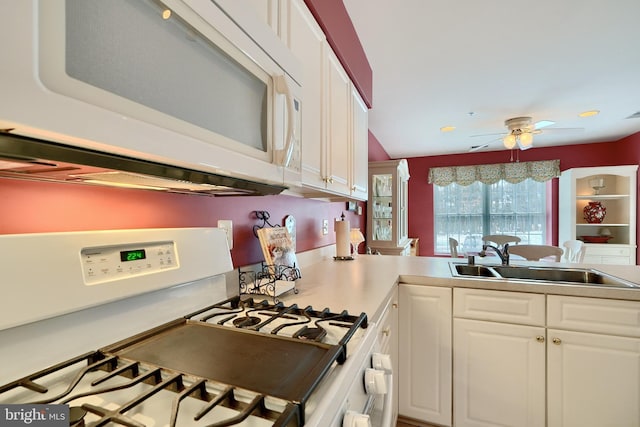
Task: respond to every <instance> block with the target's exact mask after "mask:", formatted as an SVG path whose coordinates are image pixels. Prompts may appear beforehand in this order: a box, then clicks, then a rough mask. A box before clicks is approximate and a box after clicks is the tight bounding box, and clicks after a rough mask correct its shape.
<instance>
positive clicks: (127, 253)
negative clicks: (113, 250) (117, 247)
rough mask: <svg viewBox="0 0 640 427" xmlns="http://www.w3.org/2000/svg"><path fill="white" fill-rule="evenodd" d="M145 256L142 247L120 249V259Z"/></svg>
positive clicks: (126, 259)
mask: <svg viewBox="0 0 640 427" xmlns="http://www.w3.org/2000/svg"><path fill="white" fill-rule="evenodd" d="M145 258H147V254H146V253H145V251H144V249H133V250H130V251H120V261H122V262H126V261H136V260H139V259H145Z"/></svg>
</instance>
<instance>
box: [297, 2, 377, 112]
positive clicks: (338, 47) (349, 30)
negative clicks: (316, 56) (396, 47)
mask: <svg viewBox="0 0 640 427" xmlns="http://www.w3.org/2000/svg"><path fill="white" fill-rule="evenodd" d="M305 3H306V5H307V7H308V8H309V10H310V11H311V13H312V14H313V16H314V17H315V18H316V21H318V24H319V25H320V28H322V31H324V33H325V35H326V36H327V41H328V42H329V45H330V46H331V48H332V49H333V51H334V52H335V53H336V56H337V57H338V59H339V60H340V62H341V63H342V66H343V67H344V69H345V71H346V72H347V74H348V75H349V77H351V80H352V81H353V83H354V84H355V85H356V88H358V92H360V96H362V100H363V101H364V103H365V104H366V105H367V107H369V108H371V106H372V105H373V73H372V71H371V66H370V65H369V60H368V59H367V56H366V54H365V53H364V49H363V48H362V45H361V44H360V39H359V38H358V34H357V33H356V30H355V29H354V28H353V23H352V22H351V18H350V17H349V14H348V13H347V9H346V8H345V7H344V3H342V0H305Z"/></svg>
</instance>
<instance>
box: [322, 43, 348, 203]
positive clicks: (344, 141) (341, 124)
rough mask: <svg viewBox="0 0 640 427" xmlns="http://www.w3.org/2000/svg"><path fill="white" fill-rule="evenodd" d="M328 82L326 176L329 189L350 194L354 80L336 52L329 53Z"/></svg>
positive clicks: (325, 108)
mask: <svg viewBox="0 0 640 427" xmlns="http://www.w3.org/2000/svg"><path fill="white" fill-rule="evenodd" d="M327 50H330V49H327ZM326 83H327V93H326V102H325V105H324V107H323V108H324V110H325V111H326V114H327V141H326V144H327V147H326V148H327V149H326V159H325V162H324V163H325V169H324V173H323V176H324V178H325V180H326V182H327V189H329V190H331V191H334V192H337V193H340V194H346V195H348V194H349V193H350V190H349V171H350V170H351V169H350V166H349V162H350V158H351V157H350V144H351V134H350V128H349V120H350V116H351V111H350V109H351V103H350V101H351V80H349V76H348V75H347V73H346V72H345V71H344V69H343V68H342V64H340V61H339V60H338V58H337V57H336V55H335V54H334V53H333V51H330V52H328V67H327V79H326Z"/></svg>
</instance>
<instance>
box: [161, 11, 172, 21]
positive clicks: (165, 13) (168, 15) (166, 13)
mask: <svg viewBox="0 0 640 427" xmlns="http://www.w3.org/2000/svg"><path fill="white" fill-rule="evenodd" d="M169 18H171V10H169V9H165V10H163V11H162V19H164V20H165V21H166V20H167V19H169Z"/></svg>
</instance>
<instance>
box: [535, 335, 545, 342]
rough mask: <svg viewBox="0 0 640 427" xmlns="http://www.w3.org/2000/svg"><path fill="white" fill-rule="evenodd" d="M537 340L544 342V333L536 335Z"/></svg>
mask: <svg viewBox="0 0 640 427" xmlns="http://www.w3.org/2000/svg"><path fill="white" fill-rule="evenodd" d="M536 341H538V342H544V337H543V336H542V335H538V336H537V337H536Z"/></svg>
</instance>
